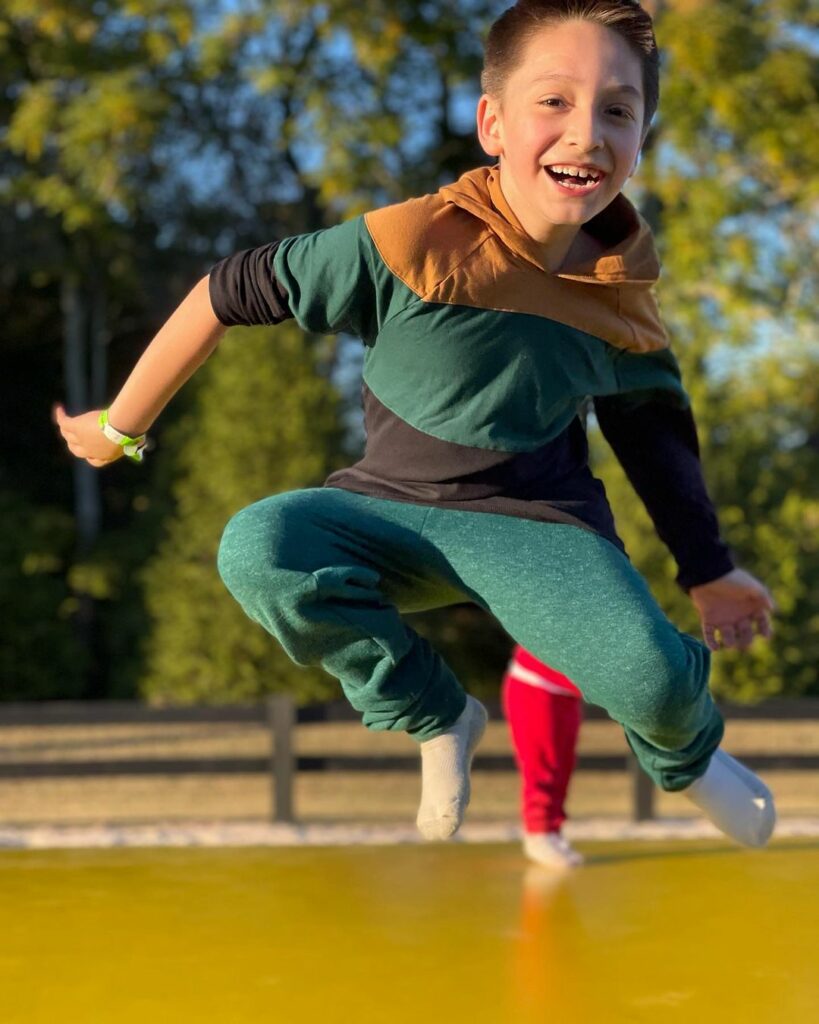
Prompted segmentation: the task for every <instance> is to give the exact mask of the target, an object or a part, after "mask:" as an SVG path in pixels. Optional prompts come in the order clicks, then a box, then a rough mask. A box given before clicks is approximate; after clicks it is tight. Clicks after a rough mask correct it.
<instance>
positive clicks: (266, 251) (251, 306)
mask: <svg viewBox="0 0 819 1024" xmlns="http://www.w3.org/2000/svg"><path fill="white" fill-rule="evenodd" d="M280 244H281V243H280V242H271V243H270V244H269V245H263V246H260V247H259V248H258V249H245V250H243V251H242V252H237V253H235V254H234V255H233V256H228V257H227V259H224V260H222V261H221V262H220V263H217V264H216V266H215V267H214V268H213V269H212V270H211V272H210V280H209V289H210V302H211V305H212V306H213V311H214V313H215V314H216V318H217V320H219V322H220V323H222V324H224V325H225V327H236V326H239V325H242V326H251V325H259V324H280V323H281V322H282V321H283V320H289V319H290V318H291V317H292V316H293V314H292V313H291V312H290V305H289V301H288V297H287V292H286V291H285V289H284V288H283V287H282V285H281V284H280V283H279V281H278V280H277V279H276V275H275V272H274V269H273V257H274V256H275V255H276V251H277V250H278V248H279V245H280Z"/></svg>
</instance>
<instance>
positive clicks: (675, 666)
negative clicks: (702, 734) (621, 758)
mask: <svg viewBox="0 0 819 1024" xmlns="http://www.w3.org/2000/svg"><path fill="white" fill-rule="evenodd" d="M633 682H637V683H638V685H637V686H635V688H634V690H633V694H634V696H633V699H632V707H631V709H630V718H631V721H630V722H629V724H630V725H631V726H632V728H634V729H635V730H636V731H637V732H639V733H640V734H641V735H642V736H645V738H646V739H648V740H650V741H651V742H652V743H654V744H656V745H657V746H659V747H662V748H664V749H666V750H681V749H683V748H684V747H686V746H688V744H689V743H691V742H692V740H693V739H694V738H695V737H696V735H697V733H698V732H699V730H700V729H701V727H702V702H703V700H705V699H707V682H708V675H707V668H706V670H705V672H703V671H702V665H701V659H699V658H697V657H696V656H695V657H692V656H691V655H690V652H689V651H688V650H687V648H686V647H684V646H683V647H681V648H678V649H676V650H669V651H662V652H660V653H659V654H658V655H657V656H655V657H653V658H650V659H646V660H645V661H644V662H643V664H642V666H641V672H640V674H639V678H638V679H637V680H633Z"/></svg>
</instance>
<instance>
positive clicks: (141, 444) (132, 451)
mask: <svg viewBox="0 0 819 1024" xmlns="http://www.w3.org/2000/svg"><path fill="white" fill-rule="evenodd" d="M97 422H98V424H99V427H100V430H101V431H102V432H103V434H104V435H105V436H106V438H107V439H108V440H109V441H111V442H112V443H113V444H116V445H118V446H119V447H120V448H121V449H122V451H123V454H124V455H125V456H126V457H127V458H129V459H133V461H134V462H142V459H143V457H144V455H145V451H146V450H147V447H148V437H147V435H146V434H138V435H136V436H131V435H129V434H124V433H123V432H122V431H121V430H118V429H117V428H116V427H115V426H113V424H112V423H111V422H110V420H109V418H108V410H107V409H103V410H102V411H101V412H100V414H99V419H98V421H97Z"/></svg>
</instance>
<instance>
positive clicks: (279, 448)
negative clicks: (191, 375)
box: [143, 324, 340, 702]
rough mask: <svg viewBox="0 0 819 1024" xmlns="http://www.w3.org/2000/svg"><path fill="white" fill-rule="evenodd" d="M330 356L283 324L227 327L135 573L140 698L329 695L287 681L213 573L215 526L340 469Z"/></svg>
mask: <svg viewBox="0 0 819 1024" xmlns="http://www.w3.org/2000/svg"><path fill="white" fill-rule="evenodd" d="M329 354H330V351H329V350H328V348H327V346H325V345H322V344H320V343H318V342H316V341H315V340H313V341H309V340H308V339H305V338H304V336H303V335H302V334H301V332H300V331H299V330H298V329H297V328H295V327H294V326H293V325H292V324H286V325H281V326H279V327H277V328H274V329H272V330H271V329H269V328H252V329H250V328H235V329H234V330H232V331H230V332H229V333H228V335H226V336H225V338H224V340H223V341H222V343H221V345H220V350H219V352H218V353H217V354H216V355H215V356H214V357H212V358H211V360H210V362H209V363H208V364H207V365H206V366H205V367H204V368H203V369H202V370H201V371H200V375H199V377H198V379H197V381H196V384H195V400H194V402H193V405H192V407H191V409H190V412H189V413H188V415H187V416H186V418H185V419H184V420H183V421H182V422H180V424H179V425H178V427H177V437H176V438H175V439H174V440H173V441H172V442H171V445H172V448H173V450H174V454H173V456H172V457H173V463H174V465H173V473H174V477H175V483H174V485H173V488H172V490H173V498H174V511H173V514H172V516H171V517H170V518H169V520H168V521H167V523H166V534H165V539H164V540H163V541H162V543H161V544H160V547H159V549H158V551H157V552H156V554H155V556H154V557H153V558H152V559H151V560H150V561H149V563H148V565H147V567H146V569H145V572H144V586H145V589H146V599H147V606H148V611H149V613H150V615H151V618H152V623H153V625H152V628H151V630H150V632H149V634H148V636H147V639H146V644H145V651H146V674H145V677H144V681H143V689H144V692H145V693H147V695H148V696H149V697H150V698H151V699H153V700H173V701H206V702H207V701H220V700H222V701H224V700H251V699H253V698H257V697H259V696H260V695H262V694H263V693H267V692H270V691H273V690H279V689H284V688H287V689H289V690H290V691H291V692H294V691H295V693H296V695H297V696H298V697H300V698H302V699H305V698H308V697H316V696H326V695H327V694H329V693H332V692H334V685H333V681H332V680H331V679H330V677H329V676H327V675H325V674H324V673H322V672H320V671H315V670H312V671H301V672H298V673H294V671H293V667H292V664H291V662H290V661H289V659H288V657H287V656H286V655H285V654H284V652H283V651H282V650H281V649H280V648H279V646H278V644H277V643H276V642H275V641H274V640H273V639H272V637H270V636H268V635H267V634H266V633H265V632H264V631H263V630H262V629H261V628H259V627H258V626H254V625H253V624H252V623H251V622H250V621H249V620H248V619H247V618H246V616H245V614H244V612H243V611H242V610H241V608H240V607H239V605H238V604H237V603H236V602H235V601H234V599H233V598H232V597H231V596H230V594H229V593H228V592H227V590H226V589H225V587H224V585H223V584H222V582H221V580H220V579H219V577H218V574H217V572H216V551H217V547H218V543H219V538H220V536H221V533H222V530H223V528H224V526H225V523H226V522H227V520H228V519H229V518H230V516H231V515H233V514H234V513H235V512H238V511H239V509H240V508H242V507H244V506H245V505H248V504H250V503H251V502H253V501H257V500H259V499H261V498H264V497H267V496H268V495H269V494H271V493H272V492H276V491H284V490H292V489H294V488H297V487H304V486H309V485H311V484H321V483H322V482H323V480H324V478H325V477H326V476H327V474H328V473H329V472H330V471H331V470H332V469H333V468H336V466H337V464H338V452H339V442H340V431H339V426H338V423H339V410H338V394H337V392H336V391H335V389H334V387H333V385H332V384H331V382H330V381H328V379H327V375H326V369H327V360H328V356H329Z"/></svg>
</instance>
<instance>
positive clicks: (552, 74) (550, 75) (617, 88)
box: [532, 71, 643, 96]
mask: <svg viewBox="0 0 819 1024" xmlns="http://www.w3.org/2000/svg"><path fill="white" fill-rule="evenodd" d="M555 81H560V82H579V81H581V79H579V78H576V77H575V76H574V75H563V74H561V73H560V72H559V71H544V72H543V74H540V75H535V77H534V78H533V79H532V85H535V84H537V83H538V82H555ZM607 92H625V93H629V94H630V95H633V96H642V95H643V94H642V92H640V90H639V89H635V87H634V86H633V85H627V84H626V83H625V82H617V83H615V84H614V85H611V86H608V87H607Z"/></svg>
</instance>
